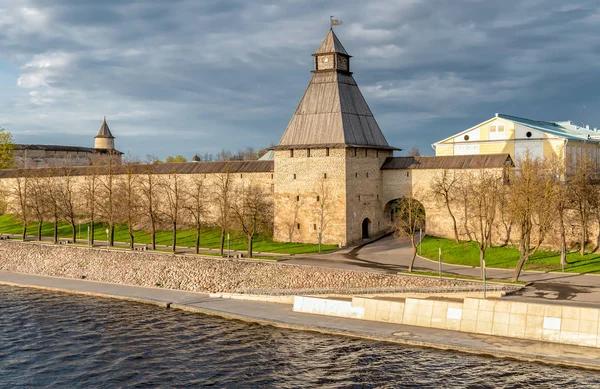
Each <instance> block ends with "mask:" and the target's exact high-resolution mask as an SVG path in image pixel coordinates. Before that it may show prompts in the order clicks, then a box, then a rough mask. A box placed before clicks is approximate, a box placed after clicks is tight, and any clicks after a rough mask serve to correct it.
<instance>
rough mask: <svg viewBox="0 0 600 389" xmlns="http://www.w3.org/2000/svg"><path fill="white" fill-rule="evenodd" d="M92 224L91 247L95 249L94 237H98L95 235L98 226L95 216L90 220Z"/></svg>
mask: <svg viewBox="0 0 600 389" xmlns="http://www.w3.org/2000/svg"><path fill="white" fill-rule="evenodd" d="M90 224H91V226H90V245H91V246H92V247H94V237H95V236H96V233H95V227H96V224H95V223H94V217H93V216H92V218H91V220H90Z"/></svg>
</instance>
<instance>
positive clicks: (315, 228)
mask: <svg viewBox="0 0 600 389" xmlns="http://www.w3.org/2000/svg"><path fill="white" fill-rule="evenodd" d="M313 229H314V230H315V231H316V230H317V224H316V223H315V224H313Z"/></svg>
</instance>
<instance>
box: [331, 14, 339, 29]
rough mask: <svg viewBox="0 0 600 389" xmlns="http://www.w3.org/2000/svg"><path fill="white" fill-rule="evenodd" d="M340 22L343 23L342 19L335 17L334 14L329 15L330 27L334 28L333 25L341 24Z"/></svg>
mask: <svg viewBox="0 0 600 389" xmlns="http://www.w3.org/2000/svg"><path fill="white" fill-rule="evenodd" d="M340 24H342V21H341V20H337V19H334V18H333V15H331V16H330V17H329V28H330V29H332V28H333V26H339V25H340Z"/></svg>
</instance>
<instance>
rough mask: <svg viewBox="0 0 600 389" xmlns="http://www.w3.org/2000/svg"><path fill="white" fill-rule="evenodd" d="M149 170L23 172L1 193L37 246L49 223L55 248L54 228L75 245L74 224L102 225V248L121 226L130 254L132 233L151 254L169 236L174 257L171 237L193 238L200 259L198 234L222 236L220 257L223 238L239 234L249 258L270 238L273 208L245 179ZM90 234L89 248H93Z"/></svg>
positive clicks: (106, 167) (128, 166) (116, 166)
mask: <svg viewBox="0 0 600 389" xmlns="http://www.w3.org/2000/svg"><path fill="white" fill-rule="evenodd" d="M156 166H157V165H155V164H145V165H141V164H138V163H133V162H126V163H123V164H120V163H117V162H116V161H115V160H113V159H111V158H107V159H104V160H102V161H100V162H98V163H95V164H94V165H93V166H92V167H90V168H88V169H86V174H85V175H83V176H77V175H75V168H72V167H63V168H58V169H23V170H21V174H19V176H18V177H15V178H13V179H12V180H10V181H9V182H10V183H11V185H10V187H7V188H5V191H6V193H5V195H6V197H7V203H8V204H9V205H10V208H11V209H10V211H12V212H13V213H14V214H16V215H18V216H19V218H20V219H21V221H22V222H23V239H25V238H26V231H27V225H28V223H29V222H31V221H36V222H38V231H37V235H38V239H41V236H42V223H43V222H53V225H54V234H53V235H54V242H57V241H58V225H59V222H61V221H65V222H67V223H69V224H70V226H71V229H72V240H73V242H76V240H77V235H76V224H77V222H78V221H79V220H86V221H88V222H90V223H91V225H94V223H98V222H102V223H106V224H107V225H108V231H109V232H108V236H107V238H108V240H109V243H108V244H109V245H111V246H113V245H114V231H115V226H116V225H119V224H123V225H126V226H127V229H128V233H129V246H130V248H131V249H133V248H134V243H135V240H134V231H136V230H145V231H148V233H149V234H150V237H151V248H152V249H153V250H154V249H156V232H157V230H160V229H170V230H171V231H172V236H173V238H172V245H171V246H172V251H173V252H175V251H176V246H177V231H178V229H181V228H193V229H194V230H195V231H196V240H195V251H196V253H198V252H199V248H200V243H201V242H200V238H201V227H203V226H213V227H218V228H220V230H221V243H220V253H221V255H222V254H223V251H224V243H225V236H226V234H227V233H228V232H229V231H234V232H241V233H243V234H244V235H245V236H246V237H247V240H248V256H249V257H251V256H252V243H253V239H254V237H255V236H256V235H257V234H258V233H267V234H268V233H270V232H271V231H272V220H273V217H272V208H273V205H272V201H271V196H268V195H267V194H266V193H265V191H264V189H263V188H262V186H260V185H258V184H257V183H256V182H254V181H251V180H234V179H233V175H232V174H230V173H229V171H225V172H223V173H218V174H211V175H210V176H211V178H210V179H207V178H205V175H203V174H194V175H182V174H178V173H177V172H176V171H175V170H173V171H172V172H170V174H157V173H156ZM94 240H95V236H94V229H93V228H92V229H91V236H90V241H91V244H92V245H93V244H94Z"/></svg>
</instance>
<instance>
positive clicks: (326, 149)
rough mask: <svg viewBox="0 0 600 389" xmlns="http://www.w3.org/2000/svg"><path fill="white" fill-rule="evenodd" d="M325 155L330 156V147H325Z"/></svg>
mask: <svg viewBox="0 0 600 389" xmlns="http://www.w3.org/2000/svg"><path fill="white" fill-rule="evenodd" d="M325 156H326V157H329V147H327V148H325Z"/></svg>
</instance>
